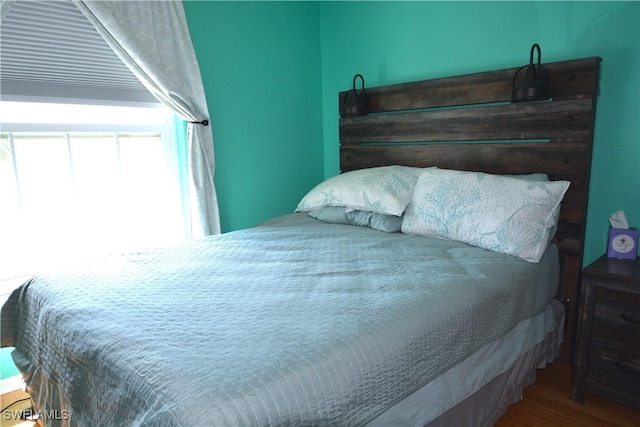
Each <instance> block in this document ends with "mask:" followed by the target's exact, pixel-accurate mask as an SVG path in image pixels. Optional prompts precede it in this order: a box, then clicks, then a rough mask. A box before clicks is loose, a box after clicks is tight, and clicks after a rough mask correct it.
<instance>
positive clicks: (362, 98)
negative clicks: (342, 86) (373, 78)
mask: <svg viewBox="0 0 640 427" xmlns="http://www.w3.org/2000/svg"><path fill="white" fill-rule="evenodd" d="M358 78H360V80H361V81H362V88H361V89H360V90H358V89H356V80H357V79H358ZM368 113H369V96H368V95H367V93H366V91H365V89H364V77H362V74H356V75H355V76H354V77H353V89H351V90H349V91H348V92H347V93H345V95H344V99H343V100H342V106H341V111H340V115H341V116H343V117H349V116H366V115H367V114H368Z"/></svg>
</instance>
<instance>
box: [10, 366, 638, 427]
mask: <svg viewBox="0 0 640 427" xmlns="http://www.w3.org/2000/svg"><path fill="white" fill-rule="evenodd" d="M570 383H571V366H570V365H568V364H564V363H554V364H551V365H549V366H548V367H547V368H546V369H543V370H539V371H538V372H537V380H536V382H535V384H533V385H531V386H530V387H528V388H527V389H525V391H524V396H523V400H521V401H520V402H518V403H516V404H515V405H512V406H510V407H509V409H508V410H507V413H506V414H504V415H503V416H502V418H500V420H498V422H497V423H496V425H495V427H581V426H587V427H613V426H615V427H638V426H640V411H638V410H635V409H632V408H630V407H628V406H625V405H621V404H618V403H615V402H612V401H609V400H607V399H604V398H601V397H599V396H595V395H593V394H589V393H587V396H586V399H585V402H584V403H578V402H574V401H573V400H571V399H569V389H570ZM24 396H26V395H20V394H18V395H14V396H11V397H9V396H7V395H4V396H2V403H3V408H4V407H5V406H6V404H8V403H10V402H11V401H13V400H17V398H21V397H24ZM3 421H4V420H2V421H0V425H2V426H9V425H12V426H19V427H34V426H36V425H37V424H36V423H33V422H14V423H11V424H9V423H6V421H4V422H3ZM452 427H457V426H452Z"/></svg>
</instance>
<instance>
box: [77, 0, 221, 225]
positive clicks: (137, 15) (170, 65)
mask: <svg viewBox="0 0 640 427" xmlns="http://www.w3.org/2000/svg"><path fill="white" fill-rule="evenodd" d="M74 3H75V4H76V6H78V8H79V9H80V10H81V11H82V13H83V14H84V15H85V16H86V17H87V19H89V21H90V22H91V23H92V24H93V25H94V26H95V28H96V29H97V30H98V32H99V33H100V35H102V37H103V38H104V39H105V41H106V42H107V43H108V44H109V45H110V46H111V48H112V49H113V50H114V51H115V52H116V54H117V55H118V56H119V57H120V59H122V61H123V62H124V63H125V64H126V65H127V66H128V67H129V69H131V71H132V72H133V73H134V74H135V75H136V77H138V79H140V81H141V82H142V83H143V84H144V85H145V87H146V88H147V89H148V90H149V91H150V92H151V93H152V94H153V95H154V96H155V97H156V98H157V99H158V100H159V101H160V102H162V103H163V104H164V105H166V106H168V107H169V108H171V109H172V110H173V111H174V112H175V113H176V114H177V115H178V116H180V117H181V118H182V119H184V120H185V121H188V122H190V123H189V127H188V135H187V138H188V142H189V165H188V168H189V183H190V186H189V187H190V188H189V201H190V211H191V218H190V220H191V230H192V237H200V236H204V235H208V234H217V233H220V216H219V211H218V199H217V195H216V190H215V186H214V180H213V176H214V170H215V163H214V152H213V133H212V131H211V124H210V123H209V125H207V126H205V125H203V124H194V123H191V122H202V121H203V120H207V121H209V114H208V108H207V102H206V98H205V94H204V88H203V85H202V78H201V75H200V67H199V66H198V61H197V58H196V55H195V51H194V49H193V44H192V42H191V37H190V36H189V29H188V27H187V20H186V17H185V13H184V8H183V6H182V2H181V1H166V0H165V1H162V0H158V1H93V0H74Z"/></svg>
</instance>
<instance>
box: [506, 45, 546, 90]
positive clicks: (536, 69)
mask: <svg viewBox="0 0 640 427" xmlns="http://www.w3.org/2000/svg"><path fill="white" fill-rule="evenodd" d="M534 50H537V51H538V63H537V64H534V63H533V51H534ZM541 56H542V55H541V54H540V46H539V45H538V44H537V43H536V44H534V45H533V46H531V54H530V57H529V65H525V66H524V67H521V68H520V69H519V70H518V71H517V72H516V74H515V75H514V76H513V91H512V92H511V102H523V101H540V100H544V99H549V98H551V90H550V87H551V76H550V75H549V72H548V71H547V70H546V68H544V67H543V66H542V64H540V57H541Z"/></svg>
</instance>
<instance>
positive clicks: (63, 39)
mask: <svg viewBox="0 0 640 427" xmlns="http://www.w3.org/2000/svg"><path fill="white" fill-rule="evenodd" d="M0 41H1V42H0V95H2V99H3V100H28V99H29V98H36V99H37V100H38V101H46V100H48V99H50V100H52V101H57V102H60V100H61V99H64V100H66V101H72V100H74V99H78V100H80V101H81V102H85V103H86V102H87V101H98V102H100V103H101V104H105V103H111V104H123V103H124V104H127V103H130V102H135V103H148V102H152V103H157V102H158V101H157V100H156V99H155V98H154V97H153V96H152V95H151V94H150V93H149V92H148V91H147V90H146V88H145V87H144V86H143V85H142V84H141V83H140V81H139V80H138V79H137V78H136V77H135V76H134V75H133V74H132V73H131V71H129V69H128V68H127V67H126V66H125V65H124V64H123V63H122V61H121V60H120V59H119V58H118V56H117V55H116V54H115V53H114V52H113V51H112V50H111V48H110V47H109V46H108V45H107V44H106V43H105V42H104V40H103V39H102V37H101V36H100V34H98V32H97V31H96V30H95V28H94V27H93V25H91V23H90V22H89V21H88V20H87V19H86V18H85V17H84V15H83V14H82V12H80V10H79V9H78V8H77V7H76V6H75V5H74V4H73V3H72V2H71V1H68V0H65V1H31V0H18V1H16V2H15V4H14V5H13V7H12V8H11V9H10V11H9V13H8V15H7V16H6V17H5V19H4V20H3V21H2V24H1V25H0Z"/></svg>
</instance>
